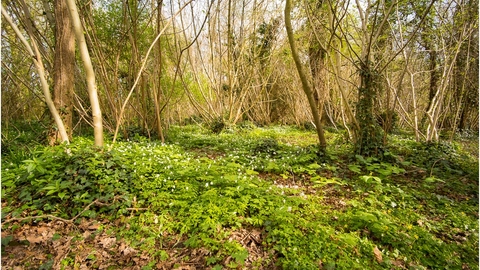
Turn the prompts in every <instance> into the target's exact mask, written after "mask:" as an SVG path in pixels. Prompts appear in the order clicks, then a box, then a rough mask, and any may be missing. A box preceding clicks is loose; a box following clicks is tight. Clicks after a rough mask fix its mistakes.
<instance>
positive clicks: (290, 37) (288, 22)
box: [285, 0, 327, 153]
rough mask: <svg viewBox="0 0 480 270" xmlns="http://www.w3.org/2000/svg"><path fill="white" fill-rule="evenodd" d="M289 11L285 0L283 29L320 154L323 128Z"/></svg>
mask: <svg viewBox="0 0 480 270" xmlns="http://www.w3.org/2000/svg"><path fill="white" fill-rule="evenodd" d="M291 9H292V1H291V0H287V2H286V3H285V28H286V30H287V36H288V43H289V44H290V49H291V50H292V57H293V60H294V61H295V66H296V67H297V72H298V75H299V76H300V80H301V81H302V88H303V92H305V95H306V96H307V99H308V104H309V105H310V110H311V111H312V116H313V121H314V123H315V126H316V130H317V136H318V140H319V143H320V144H319V150H320V153H325V150H326V148H327V142H326V140H325V136H324V134H323V127H322V123H321V122H320V115H319V113H318V108H317V104H316V102H315V99H314V97H313V91H312V89H311V87H310V85H309V84H308V80H307V77H306V76H305V72H304V71H303V69H302V63H301V62H300V57H299V56H298V53H297V50H296V47H295V40H294V37H293V30H292V23H291V19H290V11H291Z"/></svg>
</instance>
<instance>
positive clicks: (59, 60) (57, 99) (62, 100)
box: [50, 0, 75, 143]
mask: <svg viewBox="0 0 480 270" xmlns="http://www.w3.org/2000/svg"><path fill="white" fill-rule="evenodd" d="M53 67H54V73H53V97H54V100H53V101H54V104H55V107H56V108H58V109H59V111H60V116H61V118H62V121H63V123H64V125H65V129H66V132H67V135H68V137H69V139H71V138H72V132H73V130H72V128H73V118H72V116H73V115H72V114H73V86H74V84H73V83H74V71H75V70H74V69H75V36H74V34H73V28H72V21H71V19H70V15H69V13H68V8H67V5H66V3H65V1H64V0H56V1H55V58H54V63H53ZM51 135H52V137H51V138H50V141H51V142H52V143H54V142H56V141H57V140H58V139H60V137H61V136H60V132H59V131H58V130H57V131H55V132H54V133H53V134H51Z"/></svg>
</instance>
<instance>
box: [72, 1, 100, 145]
mask: <svg viewBox="0 0 480 270" xmlns="http://www.w3.org/2000/svg"><path fill="white" fill-rule="evenodd" d="M66 1H67V6H68V9H69V11H70V16H71V19H72V24H73V29H74V32H75V37H76V38H77V41H78V47H79V49H80V55H81V57H82V61H83V66H84V68H85V73H86V77H87V87H88V96H89V98H90V105H91V106H92V118H93V134H94V137H95V146H99V147H102V146H103V121H102V111H101V110H100V102H99V100H98V94H97V85H96V83H95V72H94V71H93V66H92V61H91V59H90V54H89V53H88V48H87V43H86V42H85V36H84V34H83V27H82V23H81V22H80V16H79V14H78V10H77V6H76V4H75V0H66Z"/></svg>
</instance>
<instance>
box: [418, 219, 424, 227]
mask: <svg viewBox="0 0 480 270" xmlns="http://www.w3.org/2000/svg"><path fill="white" fill-rule="evenodd" d="M417 224H418V226H420V227H422V226H423V220H421V219H419V220H417Z"/></svg>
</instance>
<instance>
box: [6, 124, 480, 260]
mask: <svg viewBox="0 0 480 270" xmlns="http://www.w3.org/2000/svg"><path fill="white" fill-rule="evenodd" d="M24 136H27V135H24ZM326 137H327V140H328V147H327V155H325V156H318V154H317V152H316V149H317V148H316V146H315V143H316V137H315V134H314V133H312V132H310V131H305V130H300V129H297V128H294V127H284V126H276V127H268V128H259V127H255V126H253V125H244V126H237V127H228V128H226V129H224V131H222V132H221V133H220V134H213V133H211V132H210V131H208V129H206V128H203V127H200V126H193V125H192V126H186V127H177V126H174V127H172V128H171V129H170V130H169V133H168V137H167V142H166V143H165V144H161V143H159V142H155V141H149V140H147V139H145V138H143V137H141V136H137V137H135V138H133V139H131V140H130V141H122V142H118V143H117V144H115V146H113V147H112V148H111V150H109V145H107V146H106V147H105V149H94V148H92V147H91V145H93V142H92V140H91V139H88V138H82V137H77V138H75V140H74V141H73V143H71V144H70V145H59V146H55V147H43V146H41V145H39V144H32V145H28V143H27V142H26V141H27V140H24V141H20V142H19V141H18V139H17V140H16V141H12V142H11V144H10V147H9V150H8V151H5V152H3V153H2V231H3V232H2V264H4V265H7V266H9V267H11V268H12V269H13V267H14V266H23V267H26V268H32V269H38V268H40V269H50V268H60V269H81V267H87V268H89V269H90V268H102V269H118V268H119V267H120V268H124V269H127V268H129V267H130V269H136V268H135V267H137V268H138V269H140V268H141V269H174V268H175V269H478V254H479V249H478V153H475V151H474V150H473V151H472V149H478V137H473V138H472V137H468V138H467V137H461V138H460V137H459V138H458V139H457V140H456V141H455V142H454V143H439V144H424V143H417V142H415V141H414V140H412V139H411V137H410V136H407V135H401V134H397V135H391V136H390V137H389V147H388V148H387V151H386V152H385V156H384V157H383V158H382V159H380V158H373V157H368V158H367V157H362V156H358V155H357V156H355V155H353V154H352V153H353V150H352V146H351V144H350V143H349V142H348V141H347V140H346V139H345V138H346V136H345V134H344V132H343V131H336V130H330V131H327V132H326ZM19 138H20V139H22V137H19ZM472 145H473V146H472ZM475 145H476V146H475ZM19 149H21V151H18V150H19ZM67 244H68V246H69V247H70V248H69V249H68V250H66V251H60V249H61V248H64V247H65V246H66V245H67ZM19 251H22V252H26V253H27V254H29V253H28V252H30V253H31V254H32V256H30V257H29V256H25V257H23V258H15V254H18V252H19ZM189 267H190V268H189ZM7 269H8V268H7Z"/></svg>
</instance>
